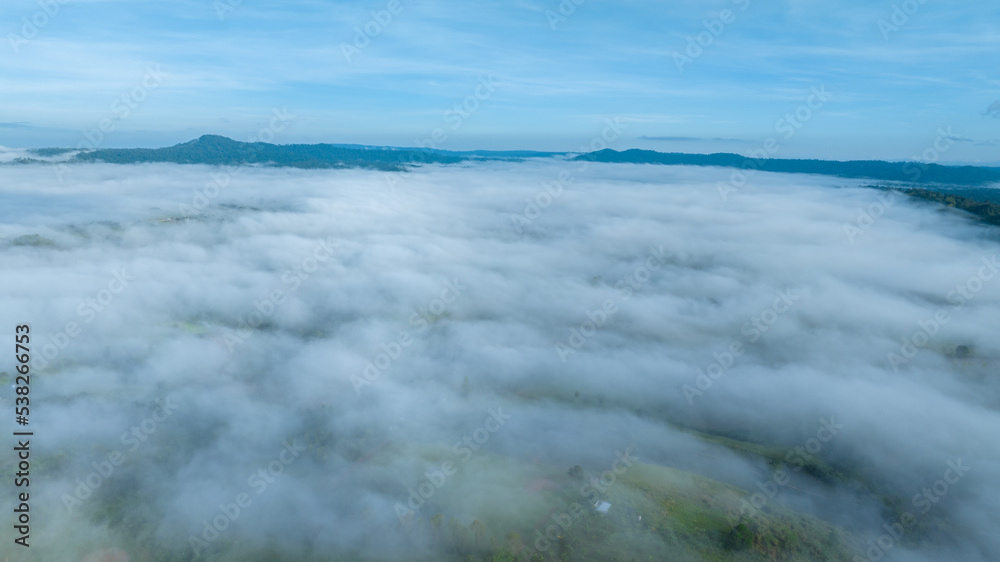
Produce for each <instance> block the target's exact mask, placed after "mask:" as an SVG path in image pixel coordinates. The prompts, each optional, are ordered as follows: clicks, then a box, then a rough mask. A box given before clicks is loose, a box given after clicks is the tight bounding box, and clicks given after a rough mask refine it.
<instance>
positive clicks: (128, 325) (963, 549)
mask: <svg viewBox="0 0 1000 562" xmlns="http://www.w3.org/2000/svg"><path fill="white" fill-rule="evenodd" d="M57 169H58V168H57V167H54V166H41V165H25V166H17V167H7V168H5V169H4V171H3V173H4V176H5V181H4V187H3V188H2V189H3V194H4V195H3V196H4V199H5V205H4V206H3V209H2V210H0V248H2V250H0V251H2V256H3V260H4V264H5V267H4V269H3V274H0V295H2V296H0V310H2V311H3V312H2V320H3V325H5V326H14V325H16V324H23V323H30V324H31V328H32V332H33V333H34V334H35V338H36V339H35V342H36V343H35V345H36V351H35V352H34V353H35V357H36V359H35V361H36V363H35V366H34V369H35V372H36V377H35V378H33V379H32V397H33V398H32V400H33V401H37V414H36V415H35V416H34V417H33V421H32V423H33V424H37V425H36V426H35V427H34V429H35V431H36V433H37V435H38V436H39V437H38V438H37V444H35V445H34V446H35V447H36V450H33V454H36V455H37V459H39V460H37V461H36V464H35V465H33V466H37V467H38V468H37V470H38V475H37V476H36V478H37V484H35V483H34V482H33V486H32V487H33V489H36V487H37V489H38V490H39V491H38V495H37V497H36V499H35V500H34V501H35V504H34V505H36V506H37V507H36V508H35V509H37V510H38V513H39V515H38V516H37V517H38V522H37V523H36V524H35V527H34V528H33V530H34V531H35V532H36V533H37V536H36V538H35V539H34V541H35V543H36V544H37V545H38V552H40V553H42V554H46V555H48V556H50V557H51V556H54V557H52V558H50V559H66V560H69V559H82V558H84V557H85V556H88V555H92V554H93V553H94V552H99V553H101V552H103V553H102V554H101V555H102V556H130V557H131V559H136V560H141V559H143V556H152V555H153V553H154V551H155V549H156V548H164V549H166V548H168V546H169V547H175V548H177V549H178V552H183V553H190V552H191V550H190V549H195V550H197V547H192V546H191V542H190V539H191V537H192V536H195V537H201V538H202V539H203V537H204V534H203V528H204V525H203V522H206V521H212V520H213V518H216V517H218V516H220V514H225V513H226V512H225V509H224V507H225V506H228V505H230V504H239V503H240V500H241V499H243V495H245V496H246V498H247V499H248V500H249V503H248V504H247V505H246V506H244V507H242V508H241V509H240V510H239V515H238V516H237V517H235V518H232V517H230V518H231V519H233V520H232V522H231V524H227V528H226V529H225V530H224V531H221V532H220V533H219V537H218V538H217V539H214V540H212V541H206V544H205V547H204V548H205V552H232V551H233V550H232V549H239V548H241V547H246V546H247V545H251V546H252V547H254V548H257V547H260V548H263V547H264V546H267V547H269V548H275V549H279V550H280V551H282V552H300V551H311V552H323V551H324V549H328V550H329V549H338V550H341V551H349V552H354V553H357V555H358V556H363V557H368V558H371V559H385V558H391V557H399V556H402V555H403V553H406V556H408V557H419V556H421V555H426V556H427V557H429V558H433V556H434V554H433V553H432V551H431V550H430V549H431V548H432V547H431V546H430V545H431V544H432V541H431V540H430V539H429V538H427V537H421V536H413V535H412V534H407V533H406V531H405V528H401V527H400V523H399V513H398V507H397V506H398V505H399V504H404V505H405V503H406V501H407V498H408V496H409V494H410V492H409V490H410V489H417V488H418V487H419V486H420V485H421V484H422V483H424V482H425V478H426V477H425V476H424V475H425V473H426V472H427V471H433V470H437V469H438V468H439V467H440V464H441V460H442V458H443V459H450V460H452V461H453V462H454V463H455V465H456V467H457V474H456V475H455V476H454V477H453V478H452V479H451V480H449V481H448V482H446V483H445V485H444V486H442V487H441V488H440V492H439V493H436V494H435V495H434V496H433V498H432V499H431V500H430V501H429V502H428V504H427V505H426V506H424V507H422V508H421V509H420V510H417V512H416V513H415V514H414V516H415V517H425V518H430V517H431V516H433V515H434V514H436V513H447V514H448V515H449V517H454V518H456V519H458V520H459V521H461V522H462V523H463V524H466V525H467V524H468V523H470V522H471V521H473V520H474V519H479V520H482V521H484V522H486V523H487V525H488V526H489V530H490V531H491V532H493V531H494V530H495V531H500V530H501V529H503V528H504V525H506V524H507V523H508V522H509V521H517V520H518V517H519V516H523V511H524V510H529V507H531V502H533V501H537V498H536V499H531V498H533V497H535V496H533V495H532V494H531V493H529V491H527V490H526V489H525V485H524V482H526V481H532V479H534V478H537V477H540V476H541V475H543V474H545V473H546V471H552V470H558V471H561V472H565V470H566V469H567V468H568V467H570V466H573V465H577V464H579V465H581V466H583V467H584V468H585V469H588V470H598V471H599V470H601V469H602V467H607V466H609V465H610V463H611V462H612V461H614V460H615V454H616V451H624V450H626V448H628V447H633V448H634V449H633V451H634V454H636V455H638V456H639V457H640V458H641V459H642V460H643V462H651V463H658V464H663V465H667V466H673V467H677V468H681V469H683V470H690V471H693V472H696V473H699V474H703V475H706V476H709V477H711V478H715V479H718V480H721V481H723V482H727V483H730V484H734V485H737V486H740V487H743V488H745V489H752V488H753V487H754V485H755V483H756V482H759V481H762V480H766V479H767V478H769V475H770V471H769V468H768V467H767V465H766V463H765V462H763V461H762V460H756V459H752V458H748V457H745V456H741V455H738V454H736V453H734V452H732V451H731V450H729V449H727V448H725V447H722V446H720V445H715V444H712V443H707V442H705V441H703V440H700V439H697V438H696V437H694V436H692V434H691V433H690V431H689V430H691V429H695V430H704V431H710V432H715V433H720V434H726V435H730V436H739V437H741V438H745V439H752V440H756V441H759V442H766V443H771V444H780V445H781V446H786V447H796V446H801V447H808V446H809V443H810V441H809V440H810V438H812V437H814V436H816V435H817V431H818V430H819V429H820V428H822V427H824V420H826V422H829V421H830V420H831V419H832V420H834V421H833V423H835V424H842V426H843V427H842V429H840V430H839V431H838V432H837V434H836V436H835V437H834V438H833V439H832V440H830V441H829V442H828V443H827V442H824V445H823V448H822V451H821V452H818V453H816V454H817V456H819V457H822V458H823V460H824V461H825V462H828V463H830V464H831V465H833V466H836V467H839V468H841V469H843V470H845V471H846V472H848V473H849V474H851V476H852V477H853V478H854V480H853V481H851V482H843V483H833V484H831V483H826V484H823V483H820V482H817V481H815V480H811V479H808V478H804V477H803V478H800V480H801V481H797V484H796V487H795V489H788V490H785V491H783V493H782V496H781V501H782V502H783V503H787V504H788V505H791V506H793V507H794V508H796V509H798V510H801V511H804V512H806V513H812V514H815V515H817V516H819V517H821V518H824V519H826V520H829V521H831V522H834V523H836V524H838V525H843V526H845V527H846V528H848V529H849V530H850V531H852V532H854V533H857V534H858V535H859V536H861V537H863V538H872V539H874V538H876V537H877V536H878V535H879V534H881V533H884V530H883V527H882V526H883V525H884V524H886V523H891V522H892V520H891V517H892V514H891V513H888V512H887V510H886V507H885V502H884V501H883V500H884V499H885V498H887V497H898V498H903V500H904V501H905V503H906V504H907V505H905V506H904V508H906V509H909V510H910V511H914V512H917V511H919V506H917V505H916V504H915V503H914V502H913V501H912V500H911V498H913V497H914V496H915V495H918V494H921V493H922V490H924V489H927V488H930V489H931V490H932V492H933V485H934V484H935V482H936V481H938V480H940V479H942V478H945V476H944V475H945V474H946V471H947V470H949V468H950V467H949V463H954V462H956V461H958V462H960V463H962V464H963V465H968V466H969V467H971V469H970V470H969V471H968V472H967V473H963V474H962V475H961V478H960V479H959V480H958V481H957V483H954V484H953V485H951V487H950V488H949V489H948V490H947V492H946V493H945V494H942V495H940V497H939V496H938V495H933V494H932V497H933V498H934V499H935V500H936V501H934V502H933V503H930V504H928V505H930V506H931V509H932V510H929V511H928V517H933V518H935V519H936V520H937V519H940V520H942V521H946V522H947V524H948V528H950V529H953V531H952V534H951V535H950V536H945V537H940V538H939V540H935V541H932V542H931V543H929V544H927V545H924V546H923V547H922V548H921V549H920V551H919V552H918V551H907V550H904V549H903V548H902V547H899V548H897V549H895V550H894V551H893V552H891V553H890V556H895V557H897V559H900V560H902V559H907V560H924V559H926V560H939V559H961V560H968V561H976V560H989V559H995V558H996V557H997V556H998V555H1000V542H998V540H997V538H996V535H995V532H994V530H995V528H996V526H997V524H998V523H1000V520H998V515H997V514H998V513H1000V492H998V490H1000V485H998V484H1000V454H998V453H1000V450H998V449H1000V448H998V445H997V440H996V428H997V427H998V426H1000V425H998V423H1000V416H998V413H997V408H998V407H1000V384H998V380H997V378H996V362H997V359H998V357H1000V352H998V349H997V347H996V342H997V341H1000V340H998V337H1000V324H998V323H997V322H996V318H997V314H998V312H1000V311H998V308H1000V278H995V277H994V276H996V274H997V271H996V269H995V268H994V265H993V264H995V263H996V262H995V261H994V260H995V257H994V256H995V255H996V253H997V252H996V248H997V238H998V237H997V234H996V232H995V231H994V230H993V229H987V228H984V227H983V226H981V225H978V224H976V223H974V222H972V221H970V220H969V219H967V218H966V217H964V216H962V215H960V214H958V213H955V212H950V211H942V210H939V209H938V208H936V207H933V206H930V205H927V204H924V203H919V202H910V201H908V200H904V199H902V198H901V197H900V198H892V197H888V198H887V197H886V195H885V194H882V193H880V192H878V191H875V190H870V189H861V188H857V187H853V186H851V185H850V184H849V183H848V182H845V181H843V180H837V179H831V178H818V177H809V176H781V175H771V174H763V173H762V174H758V175H757V176H755V177H753V178H752V180H751V182H750V183H749V184H747V185H745V186H743V187H742V188H740V189H739V190H738V191H737V192H735V193H731V194H729V196H728V198H727V200H725V201H724V200H723V198H721V197H720V196H719V192H718V190H717V187H716V182H718V181H725V180H726V179H727V178H728V177H729V173H730V171H728V170H722V169H714V168H688V167H655V166H631V165H602V164H587V163H578V162H565V161H561V160H536V161H527V162H522V163H477V164H470V165H462V166H450V167H442V166H427V167H422V168H419V169H417V170H415V171H413V172H410V173H403V174H385V173H380V172H368V171H357V170H344V171H304V170H290V169H261V168H241V169H216V168H211V167H204V166H176V165H143V166H113V165H75V166H70V167H68V168H62V169H58V170H59V171H58V173H57V172H56V170H57ZM60 180H61V181H60ZM182 205H184V206H185V207H183V210H182V207H181V206H182ZM191 209H194V211H193V212H192V211H191ZM845 225H849V227H846V228H845ZM941 314H944V316H941ZM944 317H947V320H942V318H944ZM70 324H73V327H71V326H70ZM921 334H923V335H921ZM734 344H738V345H736V346H735V347H734ZM908 345H912V346H913V347H912V348H911V347H907V346H908ZM44 346H48V347H44ZM736 349H739V350H741V351H739V352H738V353H737V352H735V351H734V350H736ZM911 351H912V353H911ZM3 398H4V404H7V403H8V402H9V400H10V399H11V398H12V396H10V395H9V396H4V397H3ZM490 420H493V421H490ZM500 421H502V424H501V423H500ZM484 436H485V438H486V439H485V442H482V439H481V438H482V437H484ZM466 438H469V439H471V440H472V441H471V442H472V443H480V442H482V444H481V446H479V447H478V450H475V451H473V450H472V447H471V446H469V445H468V444H469V443H470V441H464V440H465V439H466ZM456 443H465V445H463V447H466V448H468V449H469V452H468V454H466V453H465V449H463V448H461V447H458V448H457V450H458V451H459V452H454V451H455V450H456V449H455V448H454V447H453V446H454V445H455V444H456ZM115 452H117V453H119V454H120V457H115V458H114V459H117V460H120V461H121V462H120V463H115V462H114V459H112V457H111V456H110V455H112V454H113V453H115ZM959 459H960V460H959ZM105 463H108V464H105ZM107 466H111V467H113V469H112V471H111V472H112V473H111V474H109V475H106V476H102V477H101V478H100V480H99V481H98V479H96V478H92V479H91V481H90V483H89V484H88V480H87V479H88V477H89V475H90V474H91V473H93V472H95V471H98V472H100V470H99V469H101V467H105V468H104V469H103V470H104V471H105V472H107V470H106V467H107ZM953 474H954V473H952V475H953ZM92 484H97V485H96V486H92ZM866 486H868V488H866ZM872 490H877V493H873V492H872ZM88 491H89V492H90V493H87V492H88ZM84 496H87V497H84ZM33 497H34V496H33ZM68 497H69V498H72V499H69V500H68V499H67V498H68ZM108 498H125V500H124V501H123V502H121V504H114V505H110V506H109V503H108ZM74 499H75V500H77V501H73V500H74ZM11 501H12V498H11V496H10V495H9V494H8V495H5V496H4V497H3V498H0V503H2V507H3V509H4V510H6V511H7V512H8V513H9V512H10V509H12V504H11ZM928 501H929V500H928ZM244 503H246V502H244ZM220 505H221V506H223V507H221V508H220ZM904 510H905V509H904ZM130 537H133V538H134V537H140V538H141V540H140V541H139V542H140V543H141V544H146V545H161V546H157V547H154V546H150V547H148V550H147V551H145V552H136V551H129V554H128V555H125V554H124V551H125V550H129V549H130V548H131V546H129V545H130V543H129V540H130ZM194 544H196V545H197V544H198V543H197V541H196V542H195V543H194ZM118 548H121V549H124V550H123V551H122V552H121V553H116V552H117V551H114V550H113V549H118ZM108 549H111V550H108ZM185 549H188V550H185ZM33 550H34V547H33ZM109 553H110V554H109ZM122 559H127V558H122Z"/></svg>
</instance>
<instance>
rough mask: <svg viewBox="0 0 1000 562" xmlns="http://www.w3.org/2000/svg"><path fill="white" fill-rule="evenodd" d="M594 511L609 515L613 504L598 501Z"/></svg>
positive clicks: (595, 503)
mask: <svg viewBox="0 0 1000 562" xmlns="http://www.w3.org/2000/svg"><path fill="white" fill-rule="evenodd" d="M594 509H595V510H597V511H599V512H601V513H607V512H608V510H609V509H611V504H610V503H608V502H602V501H601V500H597V501H596V502H594Z"/></svg>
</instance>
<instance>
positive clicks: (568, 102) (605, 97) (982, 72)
mask: <svg viewBox="0 0 1000 562" xmlns="http://www.w3.org/2000/svg"><path fill="white" fill-rule="evenodd" d="M576 1H577V2H580V3H579V4H576V3H575V2H574V1H573V0H563V2H562V3H561V4H560V1H559V0H511V1H504V2H499V1H497V2H493V1H485V2H474V3H459V2H440V1H435V0H425V1H420V2H417V1H408V0H373V1H358V2H335V1H321V0H311V1H288V0H285V1H280V2H278V1H267V0H242V1H240V0H171V1H169V2H163V1H140V0H128V1H125V0H62V2H59V0H42V1H41V3H39V2H37V1H22V0H5V1H4V2H3V3H2V4H0V22H2V27H0V31H2V32H3V34H4V40H3V43H2V44H0V96H2V104H0V145H4V146H17V147H28V146H31V147H37V146H78V145H81V143H89V144H91V145H94V146H100V147H103V148H106V147H122V146H166V145H171V144H174V143H177V142H183V141H187V140H190V139H192V138H195V137H197V136H199V135H201V134H204V133H215V134H223V135H227V136H230V137H233V138H236V139H238V140H248V139H256V138H259V139H262V140H271V141H273V142H276V143H292V142H334V143H364V144H378V145H394V146H415V145H417V144H419V143H420V142H421V141H422V140H424V139H429V138H434V131H435V130H439V134H438V135H437V137H436V138H437V140H436V141H434V142H433V144H434V146H436V147H437V148H443V149H455V150H463V149H472V148H484V149H518V148H525V149H537V150H580V149H581V147H584V146H589V145H590V144H591V141H592V140H593V139H595V138H597V137H599V136H600V135H601V134H602V132H604V133H606V129H607V128H608V125H607V123H608V121H609V120H610V121H611V122H613V123H619V124H620V129H621V134H620V135H618V136H617V138H615V139H614V140H613V141H612V142H611V143H610V146H611V147H612V148H616V149H624V148H633V147H638V148H652V149H656V150H661V151H679V152H738V153H748V152H749V151H752V150H754V149H759V148H761V147H762V146H764V143H765V142H766V140H767V139H769V138H773V139H776V140H777V141H778V145H779V149H778V150H777V151H776V152H775V153H773V154H772V155H773V156H775V157H790V158H832V159H852V158H855V159H870V158H884V159H893V160H899V159H911V158H913V157H917V158H924V157H925V156H929V157H932V158H933V159H937V160H939V161H942V162H989V163H997V162H1000V75H998V74H997V68H998V63H1000V58H998V55H1000V4H998V3H997V2H995V0H990V1H969V2H946V1H942V0H925V2H924V3H922V4H921V3H920V2H919V0H907V1H906V2H900V1H898V0H894V1H881V0H879V1H840V2H829V1H820V0H772V1H768V2H764V1H763V0H710V1H672V2H652V1H648V2H645V1H644V2H640V1H630V0H618V1H615V2H610V1H599V0H576ZM894 5H895V6H896V7H898V8H899V10H898V11H897V12H896V14H895V22H893V15H894ZM46 6H47V8H48V11H49V12H50V13H52V14H53V15H49V14H47V13H45V11H44V9H45V7H46ZM904 8H905V9H906V11H908V12H910V13H909V14H907V13H905V12H904V11H903V9H904ZM726 10H728V12H726ZM393 11H394V12H396V13H395V14H392V13H391V12H393ZM387 16H391V18H387ZM376 19H381V20H382V22H384V23H379V22H378V21H376ZM32 20H34V22H35V23H31V24H29V25H25V24H26V22H31V21H32ZM723 20H725V21H723ZM880 21H881V22H883V23H882V24H881V25H880ZM713 22H714V23H713ZM36 24H41V25H36ZM896 24H899V25H896ZM890 26H891V27H890ZM355 28H357V29H359V30H361V31H362V35H361V36H359V35H358V33H357V32H356V29H355ZM366 29H367V32H366V31H365V30H366ZM33 32H34V33H33ZM699 34H702V35H701V36H700V40H701V44H700V45H699V44H698V42H699ZM345 46H350V47H349V48H346V49H345ZM157 69H158V71H157ZM151 70H152V71H153V73H152V74H150V71H151ZM483 84H489V87H488V88H487V87H486V86H482V85H483ZM813 88H817V89H820V90H822V91H824V92H828V93H829V99H828V100H826V101H819V100H818V99H817V98H815V97H813V99H812V100H810V99H809V98H810V95H811V94H810V92H811V91H812V90H813ZM477 94H478V97H477ZM123 96H124V99H123ZM810 101H811V102H812V106H811V107H810V106H809V102H810ZM463 103H465V104H466V107H467V108H471V111H466V109H463V108H462V107H461V105H459V109H460V110H461V111H456V109H455V106H456V104H463ZM449 110H450V112H449ZM275 111H278V112H279V113H281V112H283V113H284V115H285V120H284V121H281V120H277V121H276V120H275V119H272V118H273V117H274V116H275ZM797 111H798V112H799V113H798V115H799V117H803V116H804V117H806V119H794V121H795V123H794V126H792V127H791V129H789V125H790V121H788V120H787V116H788V115H793V116H794V115H795V113H796V112H797ZM290 116H294V117H290ZM783 119H784V121H782V120H783ZM103 120H107V121H105V123H104V125H105V129H106V131H107V132H99V130H100V126H101V122H102V121H103ZM272 125H275V127H274V128H271V126H272ZM262 129H263V132H262ZM279 129H280V130H279ZM792 130H793V131H794V133H792V134H791V135H789V134H788V132H789V131H792ZM441 133H443V134H441ZM87 139H89V140H87ZM942 139H946V140H942ZM935 145H936V146H937V148H934V147H935ZM932 149H933V150H932ZM939 149H940V150H939Z"/></svg>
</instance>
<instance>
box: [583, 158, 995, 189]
mask: <svg viewBox="0 0 1000 562" xmlns="http://www.w3.org/2000/svg"><path fill="white" fill-rule="evenodd" d="M575 159H576V160H589V161H592V162H613V163H632V164H664V165H674V166H722V167H726V168H748V169H757V170H761V171H765V172H785V173H793V174H822V175H826V176H837V177H841V178H859V179H873V180H883V181H897V182H908V183H919V184H948V185H957V186H980V185H985V184H988V183H993V182H1000V168H984V167H978V166H941V165H939V164H924V163H920V162H885V161H882V160H853V161H848V162H839V161H836V160H788V159H778V158H765V159H754V158H749V157H746V156H740V155H739V154H728V153H717V154H683V153H678V152H656V151H653V150H638V149H632V150H625V151H623V152H619V151H617V150H611V149H605V150H600V151H597V152H590V153H587V154H581V155H580V156H577V157H576V158H575Z"/></svg>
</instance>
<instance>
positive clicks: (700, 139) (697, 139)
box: [639, 135, 747, 142]
mask: <svg viewBox="0 0 1000 562" xmlns="http://www.w3.org/2000/svg"><path fill="white" fill-rule="evenodd" d="M639 138H640V139H642V140H650V141H666V142H747V140H746V139H724V138H720V137H712V138H709V137H655V136H648V135H643V136H641V137H639Z"/></svg>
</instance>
